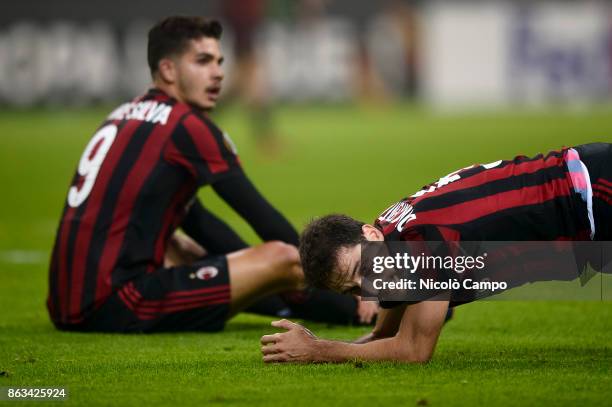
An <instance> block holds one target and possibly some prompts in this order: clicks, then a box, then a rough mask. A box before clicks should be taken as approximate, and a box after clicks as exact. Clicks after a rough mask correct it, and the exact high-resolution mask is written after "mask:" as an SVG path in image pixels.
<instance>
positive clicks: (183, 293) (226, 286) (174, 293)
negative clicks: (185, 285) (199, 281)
mask: <svg viewBox="0 0 612 407" xmlns="http://www.w3.org/2000/svg"><path fill="white" fill-rule="evenodd" d="M229 287H230V286H229V284H224V285H220V286H217V287H209V288H201V289H198V290H184V291H172V292H171V293H168V295H166V297H168V298H177V297H178V298H180V297H188V296H190V295H198V294H207V293H213V292H216V291H222V290H227V289H229Z"/></svg>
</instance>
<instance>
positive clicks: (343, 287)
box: [333, 225, 385, 294]
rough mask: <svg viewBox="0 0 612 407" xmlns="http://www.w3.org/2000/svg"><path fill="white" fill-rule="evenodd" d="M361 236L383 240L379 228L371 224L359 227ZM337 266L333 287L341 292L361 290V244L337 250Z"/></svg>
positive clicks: (372, 239)
mask: <svg viewBox="0 0 612 407" xmlns="http://www.w3.org/2000/svg"><path fill="white" fill-rule="evenodd" d="M361 230H362V232H363V237H364V238H365V239H366V240H368V241H370V242H381V241H383V240H385V237H384V235H383V234H382V232H381V231H380V230H378V229H377V228H375V227H374V226H372V225H363V227H362V228H361ZM337 259H338V260H337V264H338V266H337V268H336V270H334V274H335V275H334V280H335V281H336V282H337V284H336V286H335V287H333V288H334V289H335V290H337V291H339V292H342V293H352V294H358V293H359V291H360V290H361V277H362V273H361V272H360V270H361V245H359V244H356V245H354V246H353V247H343V248H342V249H340V250H339V251H338V258H337Z"/></svg>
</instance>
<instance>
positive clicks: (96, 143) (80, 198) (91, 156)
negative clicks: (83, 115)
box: [68, 124, 117, 208]
mask: <svg viewBox="0 0 612 407" xmlns="http://www.w3.org/2000/svg"><path fill="white" fill-rule="evenodd" d="M116 136H117V126H115V125H114V124H109V125H108V126H104V127H102V128H101V129H100V130H98V131H97V132H96V134H94V136H93V137H92V139H91V141H90V142H89V144H87V147H85V151H84V152H83V155H82V156H81V160H80V161H79V168H78V173H79V176H81V177H83V178H84V180H83V185H82V186H81V188H78V186H77V185H74V186H72V187H71V188H70V190H69V191H68V205H70V206H71V207H73V208H76V207H78V206H79V205H81V204H82V203H83V202H84V201H85V199H87V197H88V196H89V194H90V193H91V190H92V189H93V186H94V183H95V182H96V178H97V177H98V172H99V171H100V167H101V166H102V162H103V161H104V159H105V158H106V155H107V154H108V150H110V148H111V145H112V144H113V142H114V141H115V137H116Z"/></svg>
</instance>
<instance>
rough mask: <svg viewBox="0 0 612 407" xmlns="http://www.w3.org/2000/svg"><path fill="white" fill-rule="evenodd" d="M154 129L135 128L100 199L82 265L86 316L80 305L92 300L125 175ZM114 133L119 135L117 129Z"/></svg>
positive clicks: (150, 126) (152, 126)
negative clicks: (84, 261)
mask: <svg viewBox="0 0 612 407" xmlns="http://www.w3.org/2000/svg"><path fill="white" fill-rule="evenodd" d="M126 123H127V122H126ZM155 127H156V124H154V123H148V122H142V124H141V125H140V126H138V128H136V130H135V131H134V133H133V134H132V137H131V140H130V141H129V142H128V144H127V146H126V147H125V150H124V151H123V154H122V155H121V158H120V159H119V162H118V163H117V165H116V167H115V168H114V169H113V174H112V176H111V178H110V179H109V182H108V186H107V189H106V192H105V194H104V197H103V198H102V203H101V206H100V211H99V213H98V217H97V220H96V224H95V226H94V228H93V233H92V240H91V243H90V245H89V252H88V253H87V261H86V263H85V277H84V279H83V294H82V297H81V304H82V307H81V309H82V311H83V312H85V313H86V312H87V311H91V310H86V309H83V306H91V304H93V302H94V300H95V295H96V283H97V274H98V265H99V263H100V258H101V256H102V255H103V253H102V251H103V250H104V246H105V245H106V240H107V238H108V230H109V228H110V227H111V226H112V225H111V222H112V219H113V214H114V212H115V207H116V206H117V202H118V199H119V195H120V194H121V191H122V189H123V184H124V182H125V181H126V179H127V178H128V174H129V173H130V171H131V170H132V167H133V166H134V165H135V164H136V162H137V160H138V157H139V156H140V153H141V151H142V149H143V147H144V146H145V144H146V142H147V140H148V139H149V136H150V135H151V133H152V131H153V129H155ZM117 134H120V130H119V131H118V133H117Z"/></svg>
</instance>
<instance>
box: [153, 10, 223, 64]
mask: <svg viewBox="0 0 612 407" xmlns="http://www.w3.org/2000/svg"><path fill="white" fill-rule="evenodd" d="M222 32H223V27H221V23H219V22H218V21H216V20H209V19H206V18H204V17H183V16H172V17H166V18H164V19H163V20H161V21H160V22H158V23H157V24H155V25H154V26H153V28H151V29H150V30H149V43H148V46H147V61H148V63H149V69H150V70H151V75H153V74H155V72H157V69H158V64H159V61H160V60H161V59H162V58H166V57H168V56H170V55H175V54H180V53H181V52H183V51H184V50H185V48H186V47H187V44H188V43H189V40H195V39H199V38H202V37H209V38H215V39H217V40H218V39H221V34H222Z"/></svg>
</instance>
